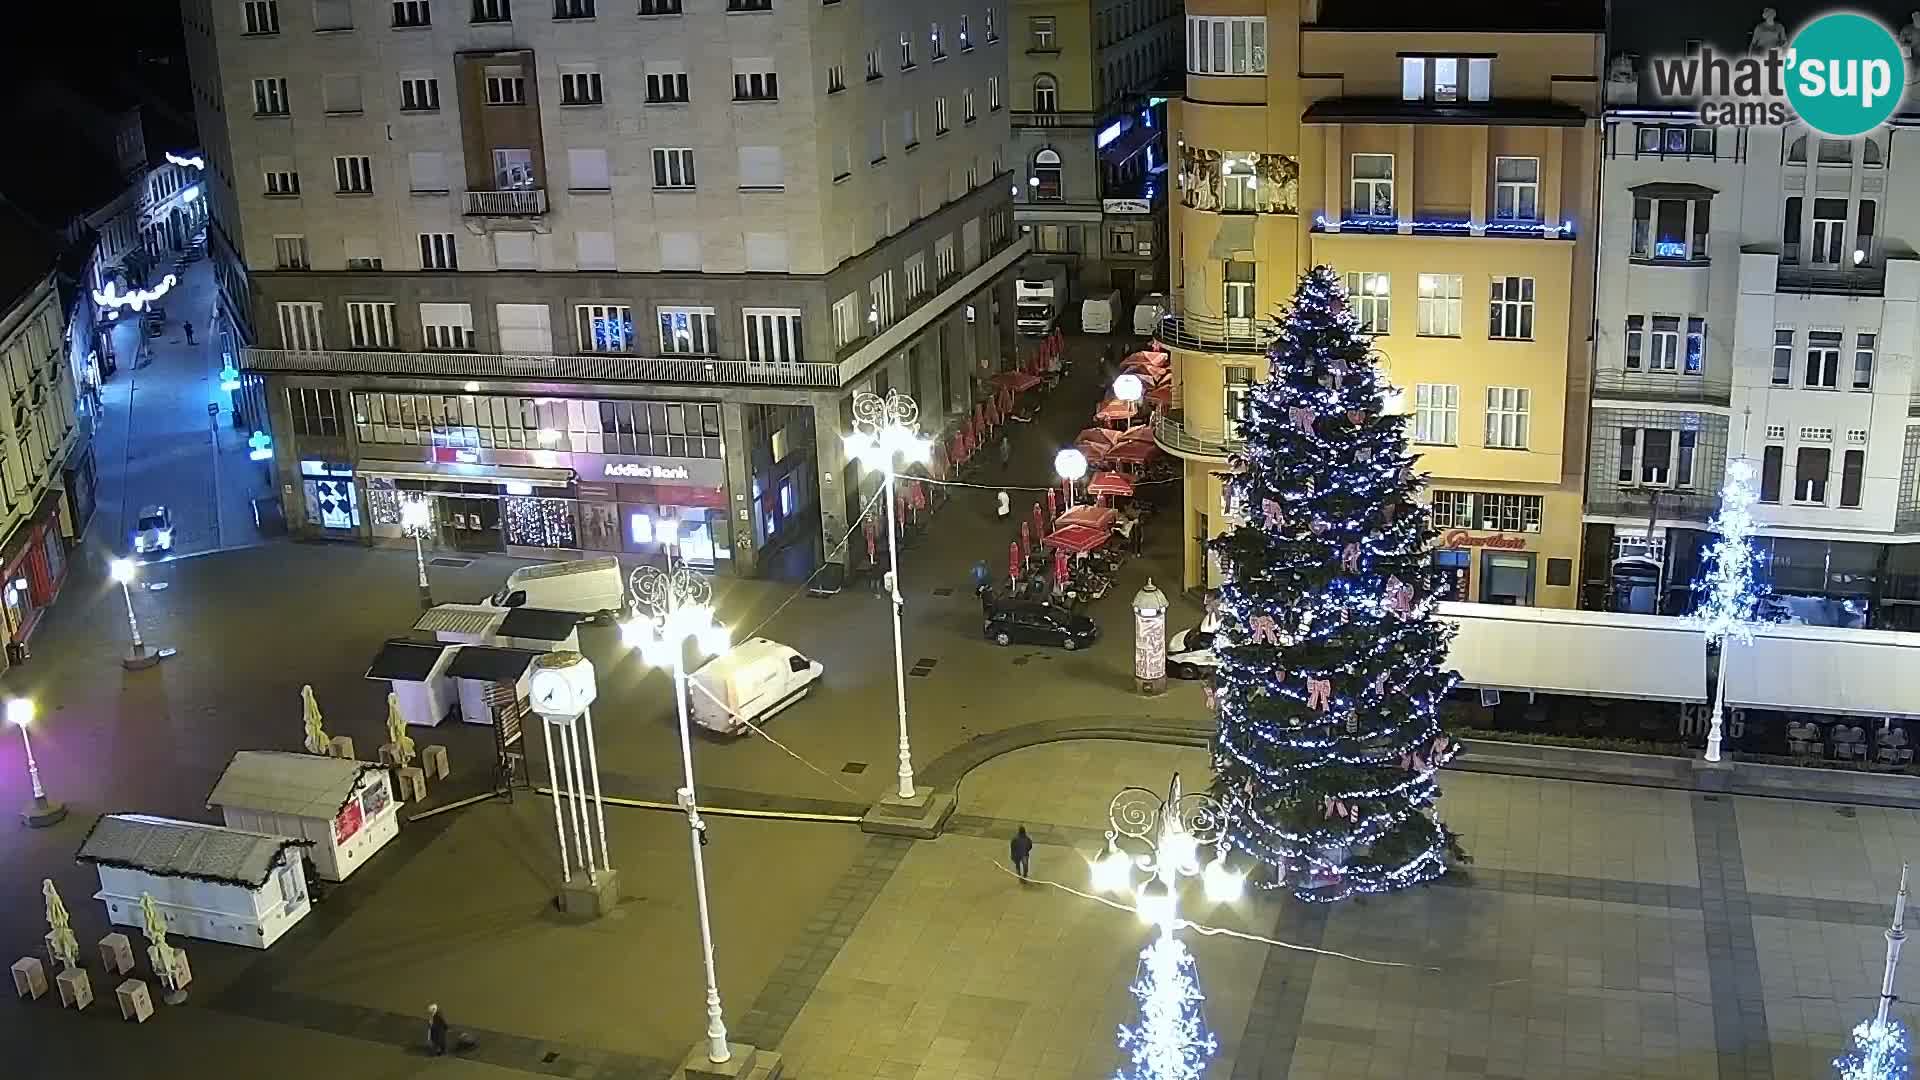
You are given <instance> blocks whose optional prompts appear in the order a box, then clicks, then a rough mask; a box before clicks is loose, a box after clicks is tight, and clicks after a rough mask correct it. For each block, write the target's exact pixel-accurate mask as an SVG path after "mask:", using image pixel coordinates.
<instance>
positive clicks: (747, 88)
mask: <svg viewBox="0 0 1920 1080" xmlns="http://www.w3.org/2000/svg"><path fill="white" fill-rule="evenodd" d="M733 100H735V101H778V100H780V76H779V75H777V74H776V73H775V72H774V71H773V61H771V60H736V61H734V70H733Z"/></svg>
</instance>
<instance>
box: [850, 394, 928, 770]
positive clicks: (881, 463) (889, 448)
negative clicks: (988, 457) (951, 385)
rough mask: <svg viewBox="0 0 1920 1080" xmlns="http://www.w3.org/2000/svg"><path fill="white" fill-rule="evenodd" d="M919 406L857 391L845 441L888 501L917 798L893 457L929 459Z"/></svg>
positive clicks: (900, 697) (900, 673)
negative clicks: (876, 476) (873, 473)
mask: <svg viewBox="0 0 1920 1080" xmlns="http://www.w3.org/2000/svg"><path fill="white" fill-rule="evenodd" d="M919 419H920V406H919V405H917V404H915V403H914V400H913V399H912V398H910V397H908V396H907V395H905V394H902V393H898V392H896V391H892V390H889V391H888V392H887V396H886V397H881V396H880V395H879V394H869V393H866V392H864V391H862V392H860V393H857V394H855V395H853V430H852V431H851V432H849V433H848V434H847V436H846V438H845V440H844V442H845V445H846V449H847V453H849V454H851V455H852V456H853V458H854V459H855V460H856V461H858V462H860V464H862V465H865V466H866V467H867V468H869V469H878V470H880V475H881V477H882V478H883V483H884V485H885V489H886V500H887V566H888V573H887V591H888V592H889V593H890V594H891V596H892V599H893V688H894V698H895V701H896V704H897V705H898V707H899V712H900V797H901V798H902V799H911V798H913V747H912V744H911V743H909V742H908V741H907V667H906V660H905V654H904V653H903V652H902V651H901V647H900V608H901V607H902V606H903V605H904V604H905V603H906V601H904V600H902V599H901V598H900V551H899V543H898V541H897V540H896V539H895V537H896V535H897V533H898V526H897V525H896V523H895V521H894V506H893V503H894V499H893V459H894V458H895V457H899V458H901V459H902V467H903V468H904V467H905V466H906V465H912V464H914V463H916V462H923V461H926V460H927V454H928V451H929V450H930V449H931V448H932V447H931V444H930V443H929V442H928V441H927V440H926V439H925V438H924V437H922V436H921V434H920V431H919V428H918V426H917V424H918V421H919Z"/></svg>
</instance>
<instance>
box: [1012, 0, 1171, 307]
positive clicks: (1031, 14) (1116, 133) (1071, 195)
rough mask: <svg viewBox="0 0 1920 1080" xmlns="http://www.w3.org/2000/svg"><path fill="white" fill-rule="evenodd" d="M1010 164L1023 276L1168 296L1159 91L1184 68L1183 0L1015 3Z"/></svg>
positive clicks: (1127, 297) (1079, 289)
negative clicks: (1025, 242) (1028, 250)
mask: <svg viewBox="0 0 1920 1080" xmlns="http://www.w3.org/2000/svg"><path fill="white" fill-rule="evenodd" d="M1012 15H1013V25H1012V27H1011V28H1010V32H1011V34H1012V35H1013V38H1014V40H1013V41H1012V42H1011V53H1010V56H1009V62H1010V64H1011V67H1012V78H1011V93H1012V96H1013V101H1014V113H1013V131H1012V148H1011V151H1010V153H1009V154H1008V161H1009V162H1010V163H1011V164H1012V166H1013V168H1014V169H1016V170H1017V171H1018V174H1019V182H1018V183H1017V184H1016V185H1015V191H1016V195H1015V198H1016V199H1017V200H1018V201H1017V203H1016V205H1015V207H1014V220H1015V221H1016V222H1018V223H1019V225H1020V229H1021V231H1022V232H1024V233H1027V234H1028V235H1029V238H1030V239H1031V241H1032V244H1033V254H1032V255H1030V256H1029V257H1028V259H1027V265H1026V267H1025V268H1024V269H1023V276H1024V277H1027V278H1031V279H1036V280H1047V279H1053V280H1055V281H1059V282H1063V283H1064V284H1065V286H1066V295H1067V296H1069V297H1074V298H1081V297H1094V296H1100V295H1104V294H1105V293H1107V292H1111V291H1118V292H1119V293H1120V294H1121V298H1122V300H1123V301H1124V302H1125V303H1127V304H1128V305H1131V304H1132V302H1133V301H1134V300H1135V299H1137V298H1138V297H1141V296H1144V295H1146V294H1148V293H1154V292H1165V291H1166V288H1167V284H1166V280H1165V278H1166V265H1167V249H1166V243H1165V237H1166V223H1165V220H1166V219H1165V207H1166V192H1167V171H1168V170H1167V139H1166V110H1165V105H1166V102H1165V99H1164V98H1163V97H1161V96H1160V95H1159V94H1158V93H1156V91H1158V90H1160V89H1161V88H1162V87H1164V86H1166V85H1167V84H1168V82H1169V80H1170V79H1171V78H1173V77H1175V74H1176V73H1177V72H1178V70H1179V63H1180V56H1181V44H1180V18H1179V8H1178V6H1177V5H1176V4H1174V3H1173V0H1125V2H1123V0H1015V2H1014V4H1013V9H1012Z"/></svg>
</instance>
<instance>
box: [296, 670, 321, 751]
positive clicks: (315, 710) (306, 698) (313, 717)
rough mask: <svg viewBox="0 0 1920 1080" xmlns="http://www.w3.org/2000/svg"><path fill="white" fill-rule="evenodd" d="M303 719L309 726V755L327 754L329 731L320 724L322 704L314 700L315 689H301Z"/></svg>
mask: <svg viewBox="0 0 1920 1080" xmlns="http://www.w3.org/2000/svg"><path fill="white" fill-rule="evenodd" d="M300 711H301V719H302V720H304V721H305V722H306V725H307V753H309V754H324V753H326V752H327V746H328V742H327V729H326V728H324V727H322V726H321V724H320V703H319V702H317V701H315V700H314V699H313V687H311V686H302V687H301V688H300Z"/></svg>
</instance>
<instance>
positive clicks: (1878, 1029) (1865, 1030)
mask: <svg viewBox="0 0 1920 1080" xmlns="http://www.w3.org/2000/svg"><path fill="white" fill-rule="evenodd" d="M1906 921H1907V866H1906V864H1905V863H1902V864H1901V865H1900V891H1899V892H1898V893H1896V894H1895V895H1894V898H1893V922H1892V923H1890V924H1888V926H1887V930H1886V938H1887V962H1886V966H1885V967H1884V968H1883V969H1882V970H1881V973H1880V1005H1879V1008H1878V1009H1877V1010H1876V1011H1875V1012H1874V1015H1873V1019H1871V1020H1862V1021H1861V1022H1860V1025H1859V1026H1858V1027H1856V1028H1854V1029H1853V1046H1852V1048H1850V1049H1849V1050H1848V1051H1847V1052H1846V1053H1844V1054H1842V1055H1840V1056H1839V1057H1837V1058H1834V1059H1833V1067H1834V1068H1835V1069H1836V1070H1838V1071H1839V1074H1840V1080H1906V1077H1907V1076H1908V1075H1909V1073H1910V1069H1909V1068H1908V1065H1907V1029H1906V1026H1905V1025H1904V1024H1902V1023H1900V1021H1899V1020H1896V1019H1894V1018H1893V1017H1892V1016H1891V1015H1889V1012H1890V1010H1891V1009H1892V1008H1893V1003H1894V1001H1896V1000H1898V998H1897V996H1896V995H1895V994H1894V992H1893V974H1894V969H1895V968H1897V967H1898V966H1899V965H1900V946H1901V945H1902V944H1904V943H1905V942H1906V939H1907V930H1906Z"/></svg>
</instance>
